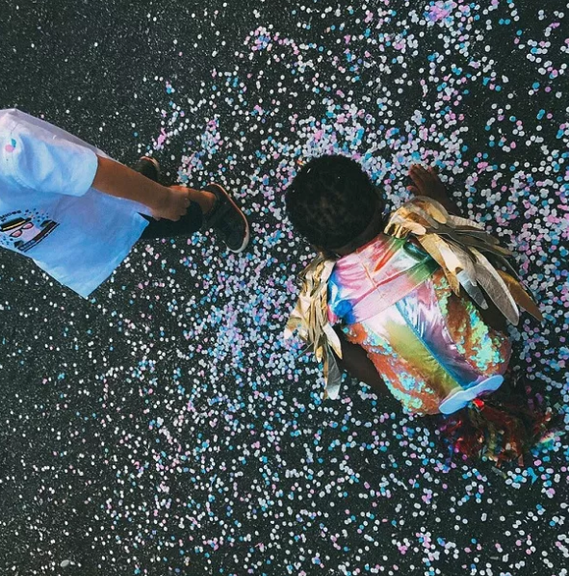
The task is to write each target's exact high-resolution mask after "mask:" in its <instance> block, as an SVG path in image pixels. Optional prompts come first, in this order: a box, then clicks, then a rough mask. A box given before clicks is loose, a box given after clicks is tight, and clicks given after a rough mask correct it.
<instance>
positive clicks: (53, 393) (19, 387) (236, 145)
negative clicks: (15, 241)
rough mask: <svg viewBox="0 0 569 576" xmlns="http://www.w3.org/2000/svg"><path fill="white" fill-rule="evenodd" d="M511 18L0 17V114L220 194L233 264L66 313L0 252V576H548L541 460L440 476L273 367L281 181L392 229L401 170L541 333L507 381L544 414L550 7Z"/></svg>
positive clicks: (406, 14) (399, 7)
mask: <svg viewBox="0 0 569 576" xmlns="http://www.w3.org/2000/svg"><path fill="white" fill-rule="evenodd" d="M56 4H57V3H56ZM121 4H122V6H121ZM528 4H529V5H528ZM531 4H532V3H519V2H516V1H515V0H490V1H488V2H481V3H472V2H465V1H462V0H445V1H442V0H437V1H433V0H431V1H425V2H420V3H417V2H410V1H405V0H399V1H396V0H373V1H367V2H366V1H364V3H362V4H359V5H349V4H346V3H340V2H336V3H334V2H330V1H329V0H323V1H316V0H304V3H302V2H301V3H296V2H294V3H286V2H285V3H275V2H272V3H269V2H263V1H261V2H258V1H256V2H252V1H249V0H246V1H241V0H240V1H239V2H237V1H234V2H227V1H226V2H220V1H218V0H212V1H210V2H207V3H188V2H180V1H178V0H174V1H173V2H169V3H167V4H160V3H159V4H156V3H150V2H148V3H144V2H143V3H140V5H139V4H136V3H135V4H133V3H120V2H116V1H113V0H111V1H110V2H106V3H102V4H100V5H99V4H97V3H95V4H93V3H87V4H84V5H82V6H77V7H74V9H73V14H72V13H71V12H69V11H68V10H67V9H65V10H63V11H62V14H63V15H62V16H61V17H60V16H57V17H56V16H55V14H59V13H58V12H57V11H56V10H57V9H56V8H55V7H54V8H51V7H48V6H47V5H46V6H43V5H41V6H40V5H36V4H34V5H33V6H32V5H31V4H30V5H29V6H24V5H22V4H20V6H17V5H15V4H13V5H7V6H6V7H5V9H4V13H3V15H2V18H3V23H4V22H5V23H6V31H7V33H6V34H4V35H3V36H2V38H1V39H0V42H2V45H3V48H4V52H5V53H6V54H9V55H10V59H11V62H10V63H6V66H7V67H8V68H7V69H6V71H5V72H4V74H3V87H2V88H1V89H0V90H1V91H0V94H1V99H2V106H3V107H10V106H16V105H17V106H18V107H20V108H22V109H24V110H25V111H27V112H30V113H32V114H35V115H37V116H42V117H45V118H46V119H48V120H49V121H51V122H53V123H55V124H58V125H61V126H62V127H64V128H66V129H68V130H70V131H71V132H74V133H77V134H78V135H80V136H81V137H82V138H85V139H87V140H89V141H92V142H93V143H95V144H97V145H98V146H100V147H101V148H103V149H105V150H106V151H108V152H109V153H110V154H112V155H113V156H114V157H115V158H117V159H120V160H122V161H125V162H128V161H134V160H135V159H136V157H137V156H140V155H141V154H146V153H152V154H153V155H154V156H156V157H157V158H159V159H160V161H161V162H162V165H163V168H164V178H165V179H167V178H169V179H170V181H171V182H172V183H174V182H182V183H187V184H189V185H192V186H194V187H199V186H202V185H205V184H207V183H208V182H210V181H212V180H215V181H217V182H220V183H221V184H223V185H224V186H226V187H227V188H229V189H231V190H232V191H233V193H234V194H235V196H236V197H237V198H239V200H240V202H241V203H242V204H243V205H244V207H245V210H246V212H247V214H248V216H249V217H250V219H251V223H252V233H253V239H252V242H251V246H250V248H249V249H248V251H247V252H246V253H244V254H242V255H239V256H236V255H232V254H226V253H223V252H221V251H220V250H219V247H218V245H217V243H216V241H215V239H213V238H212V237H210V235H209V234H208V233H206V234H204V235H195V236H194V237H192V238H189V239H183V240H181V239H177V240H163V241H156V242H154V243H152V244H145V243H139V244H138V245H137V246H136V247H135V249H134V250H133V252H132V253H131V255H130V256H129V258H128V259H127V260H126V261H125V263H124V264H123V265H122V266H121V267H120V268H119V270H118V271H117V272H116V273H115V275H114V276H113V277H112V278H111V280H110V281H108V282H107V283H106V284H104V285H103V286H102V287H101V288H100V289H99V290H98V291H97V292H96V293H95V294H94V297H92V298H91V299H90V300H88V301H83V300H80V299H79V298H78V297H76V296H75V295H73V294H72V293H70V292H68V291H65V290H64V289H62V288H61V287H60V286H58V285H57V284H56V283H55V282H54V281H52V280H51V279H50V278H48V277H46V276H45V275H43V274H42V273H41V272H40V271H39V270H37V269H36V268H34V267H33V264H31V263H29V262H26V261H24V260H23V259H16V258H14V256H13V255H12V254H9V253H7V252H6V251H2V252H1V253H0V276H1V281H2V287H3V291H2V296H1V297H0V311H1V313H2V319H3V330H2V358H1V360H0V374H1V375H2V389H3V394H2V399H1V400H0V422H1V424H2V425H1V427H0V505H1V510H2V514H1V515H0V572H1V573H2V574H14V575H16V574H26V575H28V574H29V575H43V574H65V575H73V574H105V575H114V574H117V575H119V574H120V575H121V576H122V575H126V574H133V575H154V574H160V575H166V574H183V575H202V574H220V575H224V576H244V575H247V574H254V575H259V576H263V575H273V574H274V575H278V576H284V575H288V574H290V575H294V576H312V575H315V574H326V575H341V576H361V575H365V574H385V575H390V576H393V575H398V574H412V575H415V574H421V575H425V576H431V575H433V576H434V575H436V574H442V575H443V576H446V575H449V574H471V575H480V576H498V575H499V576H513V575H516V576H525V575H528V576H530V575H534V574H544V575H551V576H553V575H555V576H562V575H567V574H568V572H567V568H566V566H567V565H568V563H569V536H568V535H567V529H566V524H567V522H568V521H569V511H568V510H567V508H568V506H569V504H567V502H568V496H569V490H568V483H569V471H568V466H569V465H568V460H569V444H568V441H567V436H566V435H562V434H560V433H552V434H550V435H549V436H548V437H547V438H544V439H543V441H542V443H541V444H540V445H539V446H537V447H536V448H535V450H534V452H533V454H532V455H531V456H530V457H528V458H527V459H526V462H525V467H521V466H516V465H515V464H514V465H508V466H503V467H501V468H496V467H494V466H493V464H492V463H491V462H484V461H482V462H479V463H476V464H472V463H465V462H462V461H460V460H456V459H453V458H452V457H451V456H450V455H449V454H445V453H442V452H441V449H440V446H439V444H438V442H437V439H436V438H435V437H434V435H433V433H432V432H430V431H429V429H428V428H427V427H425V426H424V421H422V420H421V419H420V418H410V417H408V416H405V415H404V414H403V413H402V412H401V410H400V407H399V406H398V404H397V402H396V401H395V400H393V399H391V398H376V397H375V396H374V395H373V394H372V393H371V391H370V390H369V389H368V388H367V387H365V386H361V385H359V384H358V383H356V382H348V383H347V385H346V386H345V387H344V388H343V394H342V397H341V399H340V400H339V401H337V402H332V401H323V400H322V381H321V380H320V372H319V370H318V368H317V366H316V365H315V364H314V362H313V360H312V359H311V358H309V357H307V356H304V355H302V354H301V346H300V344H299V343H298V342H286V341H284V340H283V338H282V331H283V328H284V323H285V319H286V317H287V316H288V313H289V311H290V309H291V308H292V306H293V303H294V301H295V297H296V294H297V288H296V280H295V278H296V275H297V274H298V273H299V272H300V270H301V269H302V267H303V266H304V265H305V264H307V263H308V261H309V260H310V259H311V257H312V253H311V250H310V248H309V247H308V246H306V245H305V244H304V243H303V242H302V241H300V240H299V239H298V238H296V237H295V236H294V234H293V233H292V231H291V228H290V225H289V223H288V221H287V219H286V214H285V211H284V203H283V192H284V190H285V189H286V187H287V185H288V184H289V183H290V182H291V180H292V178H293V177H294V175H295V173H296V172H297V170H298V169H299V166H300V165H301V164H302V162H303V161H306V160H307V159H308V158H310V157H313V156H317V155H320V154H325V153H343V154H346V155H349V156H351V157H353V158H355V159H357V160H358V161H360V162H361V163H362V164H363V166H364V167H365V169H366V170H367V171H368V173H369V174H370V176H371V177H372V179H373V180H374V181H375V182H376V183H377V185H378V186H381V187H382V188H384V189H385V191H386V193H387V196H388V198H389V200H390V202H392V204H393V205H398V204H399V203H401V202H402V201H403V200H404V199H406V194H408V193H407V191H406V188H405V186H406V184H407V182H406V174H407V170H408V168H409V166H410V165H411V164H412V163H416V162H423V163H426V164H429V165H432V166H436V167H438V168H439V170H440V173H441V177H442V178H443V179H444V180H445V181H446V183H447V184H448V187H449V189H450V190H451V191H452V193H453V195H454V198H455V200H456V201H457V203H458V204H459V205H461V207H462V208H463V209H465V211H467V212H468V215H469V217H471V218H475V219H478V220H479V221H480V222H483V223H486V225H487V226H488V228H489V229H491V230H492V231H493V232H494V233H495V234H497V235H499V236H501V237H502V239H503V240H504V242H505V244H507V245H508V246H509V247H510V248H513V249H515V250H516V251H517V252H518V254H519V259H518V261H519V264H520V269H521V274H522V277H523V280H524V281H525V282H526V284H527V286H528V287H529V288H530V289H531V290H532V292H533V293H534V294H535V296H536V299H537V301H538V302H539V303H540V307H541V310H542V311H543V313H544V316H545V317H546V322H545V323H544V324H543V325H542V326H538V325H537V324H535V323H534V322H533V321H532V320H531V319H530V318H529V317H525V318H524V319H523V320H522V321H521V322H520V325H519V327H518V328H517V329H514V330H512V336H513V337H514V339H515V340H516V342H517V351H516V354H517V359H516V360H515V361H514V362H513V364H514V365H517V366H519V367H520V368H521V369H522V370H524V371H526V372H527V374H528V376H529V379H530V380H531V381H533V382H534V383H535V385H536V387H538V388H539V389H540V390H541V391H542V392H543V393H544V394H547V395H548V396H549V397H550V399H551V404H552V405H555V406H556V407H557V409H558V410H559V411H561V412H562V414H565V415H566V414H567V412H568V410H567V406H568V404H569V381H568V378H567V369H568V364H567V363H568V360H569V346H568V343H567V334H568V332H569V323H568V309H569V283H568V274H569V267H568V266H567V261H568V245H569V200H568V198H569V151H568V150H569V115H568V113H569V108H568V107H567V97H568V95H569V85H568V83H567V79H566V76H567V62H568V61H569V58H568V56H569V37H568V34H567V30H568V22H567V14H568V13H569V6H567V5H566V4H565V5H564V3H563V2H558V1H557V2H555V1H552V2H544V3H541V5H539V4H538V3H534V4H533V5H531ZM75 9H77V11H76V12H75ZM52 10H53V13H52ZM62 22H65V24H62ZM99 22H101V23H100V24H99ZM91 26H92V27H93V28H92V29H91V28H90V27H91ZM10 27H11V29H10ZM65 39H67V41H68V44H66V43H64V40H65ZM24 70H25V74H26V76H25V77H24V72H23V71H24ZM10 71H11V72H12V73H10ZM40 88H41V89H40ZM12 147H13V149H16V143H15V142H13V143H12ZM565 420H566V421H567V420H569V417H567V416H566V417H565Z"/></svg>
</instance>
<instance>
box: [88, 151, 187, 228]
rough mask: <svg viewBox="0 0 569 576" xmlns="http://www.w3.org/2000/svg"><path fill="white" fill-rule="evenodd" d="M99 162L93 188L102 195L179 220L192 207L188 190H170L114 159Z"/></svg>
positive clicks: (178, 187) (159, 216)
mask: <svg viewBox="0 0 569 576" xmlns="http://www.w3.org/2000/svg"><path fill="white" fill-rule="evenodd" d="M97 159H98V168H97V173H96V174H95V179H94V180H93V187H94V188H96V189H97V190H99V191H100V192H104V193H105V194H109V195H111V196H117V197H119V198H125V199H127V200H133V201H135V202H139V203H140V204H144V205H145V206H148V207H149V208H150V209H151V210H152V215H153V216H154V217H155V218H167V219H168V220H178V219H179V218H180V217H181V216H183V215H184V214H185V213H186V211H187V209H188V206H189V205H190V198H189V189H188V188H184V187H182V186H172V187H171V188H167V187H165V186H162V185H160V184H158V183H157V182H154V181H152V180H150V179H149V178H146V177H145V176H143V175H142V174H139V173H138V172H135V171H134V170H132V169H131V168H128V167H127V166H124V165H123V164H120V163H118V162H115V161H114V160H111V159H110V158H103V157H101V156H98V157H97Z"/></svg>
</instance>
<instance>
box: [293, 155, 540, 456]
mask: <svg viewBox="0 0 569 576" xmlns="http://www.w3.org/2000/svg"><path fill="white" fill-rule="evenodd" d="M410 176H411V179H412V180H413V183H414V186H411V187H410V191H411V192H412V193H413V194H415V195H417V197H416V198H415V199H414V200H412V201H411V202H408V203H407V204H405V205H404V206H403V207H402V208H400V209H399V210H397V211H396V212H394V213H393V214H392V215H391V216H390V218H389V219H387V218H386V212H385V202H384V200H383V198H382V196H381V194H380V193H379V191H378V190H377V189H375V188H374V187H373V185H372V184H371V182H370V180H369V178H368V177H367V175H366V174H365V173H364V172H363V171H362V169H361V168H360V166H359V165H358V164H357V163H356V162H354V161H352V160H349V159H348V158H345V157H342V156H325V157H322V158H317V159H314V160H311V161H310V162H308V163H307V164H306V165H305V166H303V168H302V169H301V170H300V172H299V173H298V174H297V176H296V177H295V179H294V181H293V183H292V184H291V186H290V187H289V188H288V190H287V191H286V197H285V199H286V207H287V212H288V215H289V218H290V220H291V222H292V224H293V226H294V227H295V228H296V230H297V231H298V232H299V233H300V234H302V235H303V236H304V237H305V238H306V239H307V240H308V241H309V242H310V243H311V244H312V245H313V246H314V247H315V248H316V249H317V250H318V251H319V252H320V253H321V256H320V257H318V258H317V259H316V260H315V261H314V262H313V263H312V264H311V265H309V266H308V268H307V269H306V270H305V271H304V273H303V279H304V283H303V288H302V290H301V294H300V298H299V302H298V304H297V306H296V308H295V310H294V311H293V313H292V315H291V319H290V321H289V323H288V325H287V333H288V334H287V335H290V334H291V333H292V331H293V330H294V329H299V332H300V335H301V337H302V338H303V339H304V340H306V341H307V342H308V343H309V344H310V345H311V347H312V348H313V350H314V351H315V353H316V357H317V359H318V360H322V361H323V362H324V376H325V379H326V380H327V395H329V396H330V397H332V398H335V397H337V396H338V392H339V385H340V380H341V369H347V370H348V371H349V372H350V373H352V375H354V376H355V377H357V378H359V379H360V380H361V381H363V382H366V383H367V384H369V385H370V386H372V388H373V389H374V390H375V391H376V392H378V393H382V392H384V391H385V390H388V391H389V392H391V394H393V396H395V398H397V399H398V400H399V401H400V402H401V403H402V404H403V406H404V408H405V409H406V410H407V411H408V412H411V413H415V414H420V415H429V414H431V415H434V414H444V415H447V416H448V418H446V419H445V422H444V425H443V429H445V430H446V432H447V434H448V435H450V436H451V440H452V442H453V444H454V449H455V450H456V451H460V452H462V453H464V454H466V455H469V456H472V455H475V454H480V453H486V454H487V455H488V456H490V457H493V458H495V459H497V460H501V459H507V458H513V457H520V456H521V455H522V453H523V452H524V451H525V450H527V449H528V447H529V446H530V445H531V443H532V442H533V441H534V440H535V438H536V435H538V434H539V432H540V430H541V427H542V424H543V423H544V421H545V420H546V419H547V415H545V414H544V413H542V412H540V411H539V410H537V409H534V410H532V409H530V408H529V407H528V406H527V402H526V404H525V405H524V404H523V403H521V401H520V400H519V398H517V397H515V396H512V395H510V394H508V393H506V392H504V390H500V391H499V392H495V391H496V390H497V389H498V388H499V387H500V386H501V384H502V382H503V381H504V378H505V377H506V375H507V374H509V373H508V364H509V361H510V354H511V342H510V339H509V338H508V336H507V334H506V332H505V326H504V322H503V320H502V319H501V318H500V312H502V315H505V316H506V318H508V319H509V320H510V321H511V322H513V323H517V321H518V309H517V306H516V302H517V303H519V304H520V305H521V306H523V307H524V308H525V309H526V310H528V311H530V312H531V313H532V314H534V315H535V316H536V317H537V318H538V319H539V320H541V319H542V317H541V314H540V312H539V310H538V309H537V307H536V306H535V304H534V303H533V301H532V300H531V298H530V297H529V296H528V295H527V293H526V292H525V291H524V290H523V288H522V287H521V285H520V284H519V282H518V281H517V280H516V279H515V277H514V276H512V275H511V274H510V273H507V272H505V271H502V270H499V271H497V270H496V269H495V268H494V267H493V266H492V264H490V262H489V260H488V258H491V259H493V260H494V261H496V262H498V263H499V264H500V265H501V266H509V264H508V263H507V260H506V259H505V257H506V256H508V255H509V252H508V251H507V250H505V249H504V248H502V247H501V246H499V244H498V243H497V241H496V240H495V239H494V238H492V237H491V236H490V235H488V234H486V233H485V232H484V231H483V229H482V228H481V227H480V226H479V225H477V224H476V223H474V222H470V221H468V220H465V219H463V218H460V217H458V216H451V215H450V214H449V213H448V212H449V211H452V212H455V213H457V208H456V206H454V205H453V204H452V202H451V201H450V200H449V198H448V197H447V196H446V193H445V188H444V185H443V184H442V182H441V181H440V180H439V178H438V177H437V176H436V174H435V173H434V172H433V171H432V170H425V169H424V168H422V167H420V166H413V167H412V168H411V171H410ZM484 254H486V256H485V255H484ZM481 288H483V289H484V293H483V292H482V291H481ZM474 302H475V303H476V304H477V305H475V303H474ZM507 377H508V378H510V376H507ZM493 392H494V394H492V393H493ZM451 415H452V416H451ZM500 438H501V440H502V442H501V444H500V445H499V444H498V440H499V439H500ZM485 444H486V446H485Z"/></svg>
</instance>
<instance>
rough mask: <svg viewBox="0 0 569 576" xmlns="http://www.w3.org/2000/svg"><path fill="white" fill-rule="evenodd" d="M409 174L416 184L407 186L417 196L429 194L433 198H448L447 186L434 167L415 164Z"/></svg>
mask: <svg viewBox="0 0 569 576" xmlns="http://www.w3.org/2000/svg"><path fill="white" fill-rule="evenodd" d="M409 176H410V177H411V180H413V184H415V185H414V186H407V190H409V192H411V193H412V194H414V195H415V196H428V197H429V198H432V199H433V200H439V202H440V198H441V197H442V198H446V197H447V193H446V188H445V185H444V184H443V183H442V182H441V179H440V178H439V177H438V175H437V173H436V172H435V171H434V170H433V168H427V169H425V168H423V167H422V166H420V165H419V164H413V165H412V166H411V168H410V170H409Z"/></svg>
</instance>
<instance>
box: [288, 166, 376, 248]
mask: <svg viewBox="0 0 569 576" xmlns="http://www.w3.org/2000/svg"><path fill="white" fill-rule="evenodd" d="M285 202H286V209H287V213H288V216H289V218H290V221H291V222H292V224H293V226H294V227H295V229H296V230H297V231H298V232H299V233H300V234H302V236H304V237H305V238H306V239H307V240H308V242H310V243H311V244H312V245H314V246H316V247H317V248H319V249H320V250H323V251H326V252H333V251H335V250H336V249H339V248H341V247H343V246H345V245H347V244H349V243H350V242H351V241H353V240H354V239H355V238H357V237H358V236H359V235H360V234H362V232H364V231H365V230H366V228H367V227H368V225H369V224H370V223H371V222H372V220H373V218H374V216H377V214H378V213H380V214H381V213H383V210H384V208H385V202H384V200H383V199H382V197H381V196H380V194H379V193H378V191H377V189H376V188H375V187H374V186H373V184H372V183H371V181H370V179H369V177H368V175H367V174H366V173H365V172H364V171H363V170H362V168H361V166H360V165H359V164H358V163H357V162H355V161H354V160H350V159H349V158H346V157H345V156H337V155H333V156H332V155H331V156H322V157H320V158H315V159H313V160H310V162H308V163H307V164H305V165H304V166H303V167H302V169H301V170H300V171H299V173H298V174H297V175H296V177H295V178H294V180H293V182H292V184H291V185H290V186H289V188H288V189H287V191H286V195H285Z"/></svg>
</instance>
